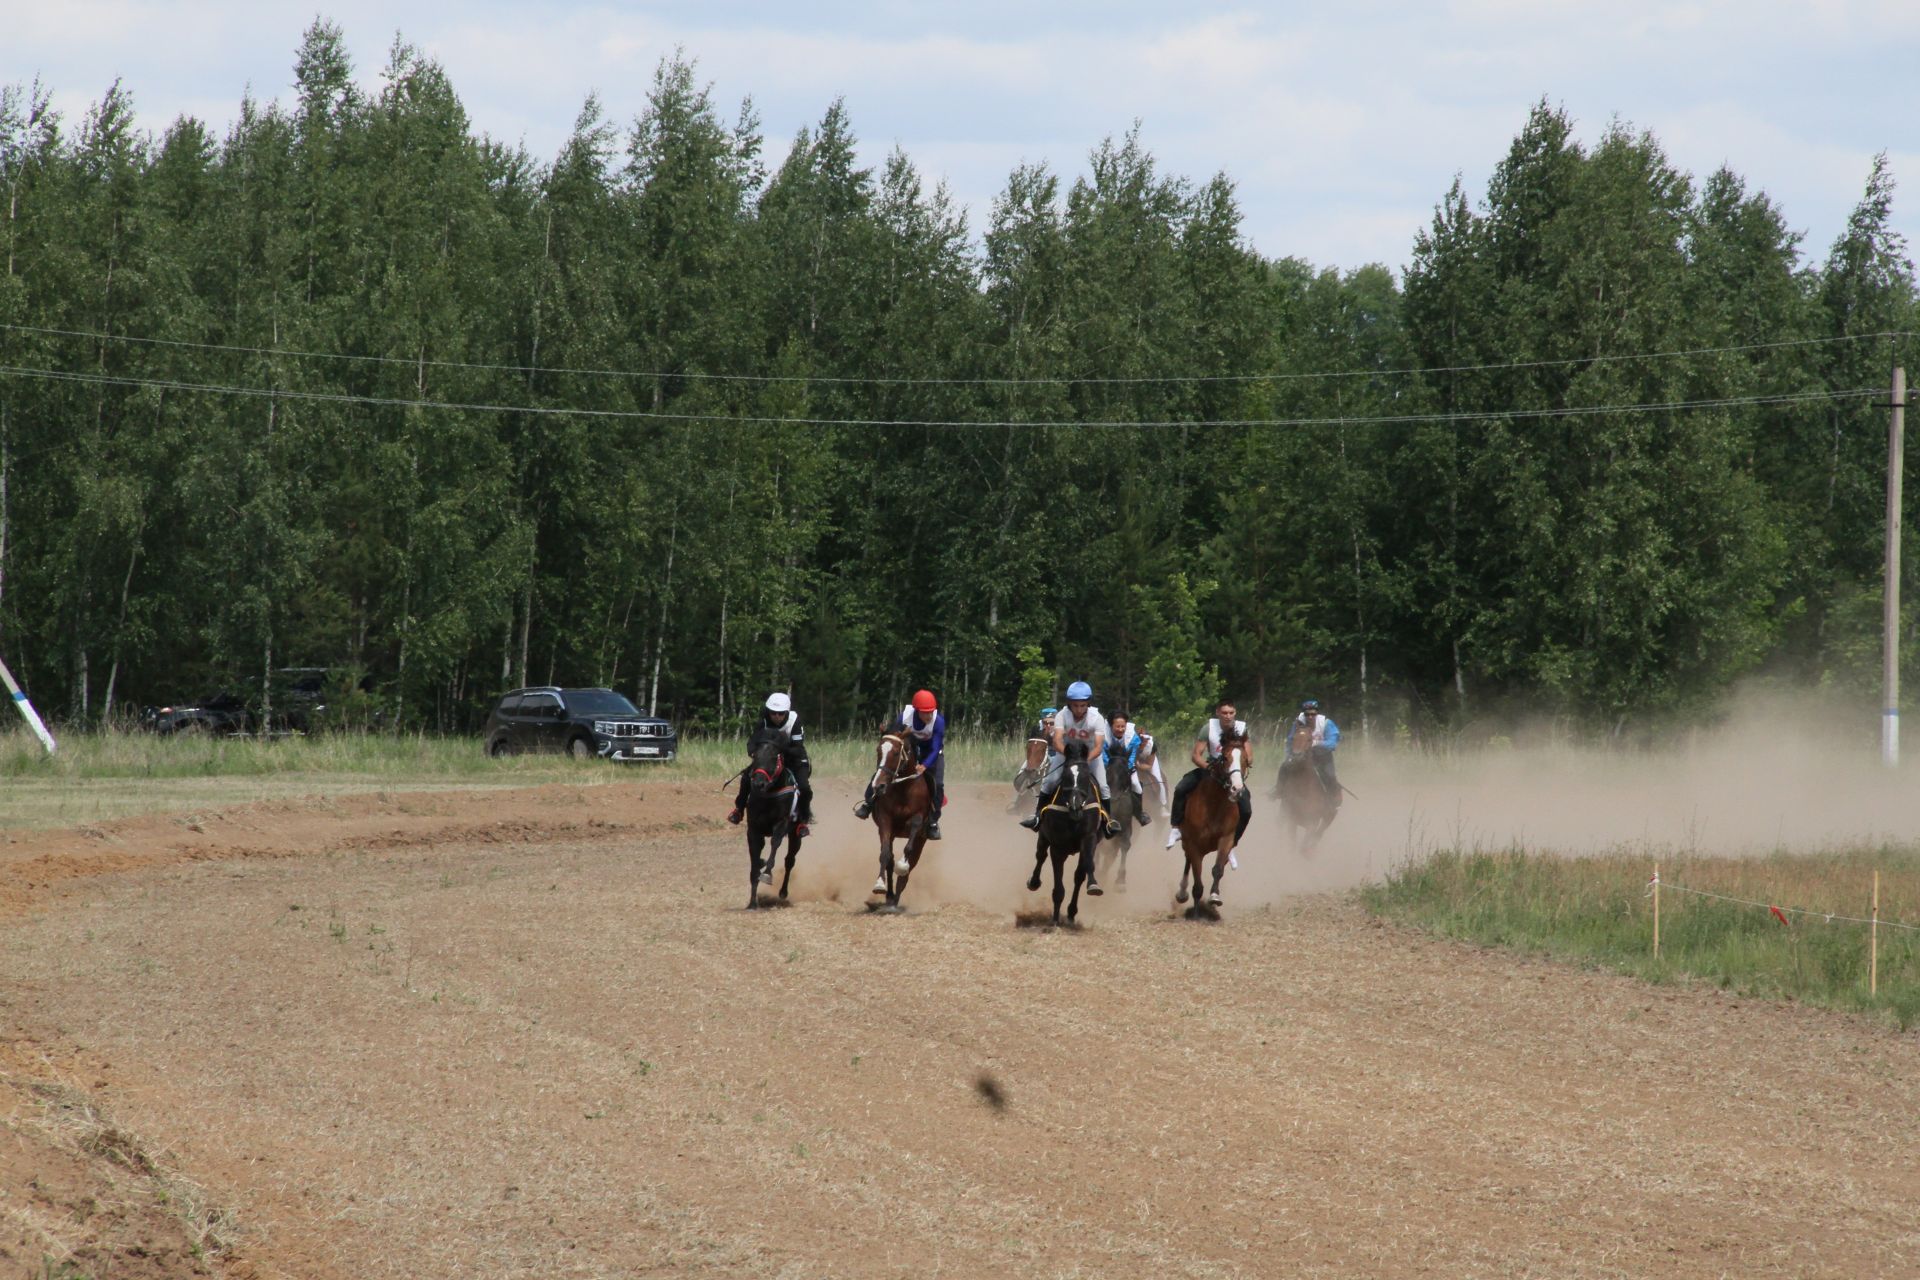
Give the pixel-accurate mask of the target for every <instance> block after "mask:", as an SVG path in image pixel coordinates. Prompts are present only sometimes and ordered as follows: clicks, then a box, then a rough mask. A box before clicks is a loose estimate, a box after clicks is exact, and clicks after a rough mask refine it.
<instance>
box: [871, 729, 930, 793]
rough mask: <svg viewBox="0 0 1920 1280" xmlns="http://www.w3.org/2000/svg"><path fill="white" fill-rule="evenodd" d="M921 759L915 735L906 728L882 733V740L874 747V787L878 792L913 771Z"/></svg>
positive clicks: (872, 784)
mask: <svg viewBox="0 0 1920 1280" xmlns="http://www.w3.org/2000/svg"><path fill="white" fill-rule="evenodd" d="M919 761H920V750H919V747H918V746H917V745H916V740H915V738H914V736H913V735H912V734H910V733H907V732H906V731H905V730H895V731H894V732H892V733H883V734H881V735H880V741H879V743H878V744H877V745H875V747H874V749H873V779H872V783H871V786H872V789H873V790H874V791H875V792H876V793H878V792H879V791H880V790H881V789H882V788H884V787H890V786H892V785H893V784H894V783H895V782H898V781H899V780H900V779H902V778H904V777H906V776H907V775H909V774H911V773H912V772H913V767H914V765H916V764H918V763H919Z"/></svg>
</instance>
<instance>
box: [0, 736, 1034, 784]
mask: <svg viewBox="0 0 1920 1280" xmlns="http://www.w3.org/2000/svg"><path fill="white" fill-rule="evenodd" d="M59 744H60V749H59V751H58V752H57V753H56V754H54V755H52V756H49V755H48V754H47V753H46V751H45V749H43V748H42V747H41V745H40V742H39V740H38V739H37V738H35V737H33V736H32V735H31V734H29V733H27V732H25V731H24V730H9V731H7V732H5V733H0V778H8V779H21V780H31V779H43V780H47V781H55V780H61V779H66V780H85V779H106V778H206V777H258V776H264V775H274V774H332V775H356V774H360V775H368V776H385V777H392V778H394V779H395V780H396V781H398V780H406V781H413V782H426V781H432V780H434V779H437V778H444V779H447V780H449V781H460V780H473V779H497V780H499V781H502V782H513V781H518V780H523V779H524V780H526V781H530V782H531V781H552V780H580V779H583V778H590V779H593V780H595V781H599V780H604V779H606V778H608V777H617V778H646V777H652V776H664V777H690V778H708V777H711V778H724V777H726V776H728V775H729V774H731V773H733V772H734V771H735V770H736V769H738V768H739V767H740V766H741V765H742V764H744V763H745V761H746V744H745V740H744V739H740V738H683V739H682V740H681V743H680V754H679V758H678V759H676V760H674V761H673V762H671V763H668V764H660V765H655V764H634V765H613V764H608V763H606V762H603V761H598V760H590V761H575V760H571V759H569V758H567V757H565V756H561V755H548V754H539V755H524V756H508V757H506V758H505V759H500V760H494V759H489V758H488V757H487V755H486V753H485V752H484V751H483V750H482V749H481V744H480V741H479V739H478V738H477V737H447V736H443V735H438V734H425V733H411V734H380V733H365V734H359V733H341V734H316V735H313V736H311V737H305V736H290V737H282V738H244V737H235V738H229V737H207V736H198V735H179V736H172V737H159V736H156V735H153V734H145V733H120V732H105V733H84V732H72V731H69V732H64V733H62V734H60V736H59ZM807 749H808V754H809V756H810V758H811V759H812V760H813V769H814V772H815V773H816V774H819V775H822V776H824V777H832V778H854V777H859V776H861V775H863V774H865V773H866V772H867V771H868V770H870V769H871V768H872V767H873V751H874V739H871V738H864V737H863V738H845V737H842V738H810V739H809V740H808V742H807ZM1023 750H1024V739H1014V738H972V739H964V738H963V739H959V740H955V741H951V742H949V743H948V744H947V777H948V778H949V779H951V780H954V781H967V782H982V781H1000V780H1003V779H1007V778H1010V777H1012V775H1013V772H1014V770H1015V769H1017V768H1019V766H1020V763H1021V757H1022V752H1023Z"/></svg>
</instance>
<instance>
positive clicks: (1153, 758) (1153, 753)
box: [1134, 733, 1170, 809]
mask: <svg viewBox="0 0 1920 1280" xmlns="http://www.w3.org/2000/svg"><path fill="white" fill-rule="evenodd" d="M1135 758H1136V759H1144V760H1147V761H1150V762H1151V763H1149V764H1148V765H1147V777H1149V778H1152V779H1153V785H1154V786H1156V787H1158V788H1159V789H1160V791H1159V795H1160V807H1161V808H1163V809H1164V808H1166V807H1167V805H1168V800H1167V797H1168V795H1169V794H1170V793H1169V792H1168V791H1167V775H1165V774H1164V773H1161V772H1160V747H1159V744H1158V743H1157V742H1155V741H1154V738H1153V735H1152V734H1150V733H1143V734H1141V735H1140V753H1139V755H1138V756H1136V757H1135ZM1134 781H1135V782H1144V781H1146V779H1145V778H1141V777H1139V776H1138V775H1137V774H1136V775H1135V777H1134Z"/></svg>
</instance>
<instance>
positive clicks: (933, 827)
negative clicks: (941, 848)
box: [927, 776, 946, 840]
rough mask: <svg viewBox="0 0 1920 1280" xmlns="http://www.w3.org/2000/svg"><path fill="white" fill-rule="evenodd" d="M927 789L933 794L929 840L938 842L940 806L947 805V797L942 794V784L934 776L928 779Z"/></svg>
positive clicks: (928, 832) (928, 824) (928, 830)
mask: <svg viewBox="0 0 1920 1280" xmlns="http://www.w3.org/2000/svg"><path fill="white" fill-rule="evenodd" d="M927 789H928V790H929V791H931V792H933V818H932V820H931V821H930V822H928V823H927V839H929V840H938V839H939V838H940V806H941V805H943V804H944V803H946V797H945V796H943V795H941V794H940V791H941V787H940V783H939V781H938V780H937V779H935V778H933V777H932V776H929V777H928V778H927Z"/></svg>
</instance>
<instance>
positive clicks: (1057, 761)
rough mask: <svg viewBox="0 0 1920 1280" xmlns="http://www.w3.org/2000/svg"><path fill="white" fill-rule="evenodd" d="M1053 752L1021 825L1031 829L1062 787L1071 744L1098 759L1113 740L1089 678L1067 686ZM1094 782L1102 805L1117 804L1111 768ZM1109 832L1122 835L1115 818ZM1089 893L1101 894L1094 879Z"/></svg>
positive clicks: (1099, 772) (1055, 724)
mask: <svg viewBox="0 0 1920 1280" xmlns="http://www.w3.org/2000/svg"><path fill="white" fill-rule="evenodd" d="M1048 738H1049V740H1050V743H1051V746H1052V751H1051V752H1049V753H1048V755H1047V772H1046V776H1045V777H1043V778H1041V779H1040V793H1039V796H1038V797H1037V799H1036V803H1035V805H1034V812H1033V816H1032V817H1029V818H1027V819H1025V820H1023V821H1022V822H1021V823H1020V825H1021V826H1023V827H1025V828H1027V829H1028V830H1029V831H1033V830H1037V829H1038V828H1039V826H1040V810H1041V809H1044V808H1045V807H1046V805H1047V802H1048V801H1049V800H1051V799H1053V793H1054V792H1055V791H1058V790H1059V789H1060V774H1061V770H1062V768H1063V766H1064V764H1065V760H1066V750H1067V743H1069V742H1080V743H1084V744H1085V745H1086V748H1087V759H1088V760H1089V761H1093V760H1098V759H1100V757H1101V756H1102V755H1103V754H1104V753H1105V752H1106V749H1107V743H1109V742H1110V741H1112V740H1113V730H1112V729H1111V728H1109V727H1108V725H1107V718H1106V717H1105V716H1103V715H1101V714H1100V708H1098V707H1096V706H1094V705H1093V686H1092V685H1089V684H1088V683H1087V682H1086V681H1085V680H1075V681H1074V682H1073V683H1072V684H1070V685H1068V686H1067V705H1066V706H1065V707H1063V708H1061V709H1060V710H1058V711H1056V712H1055V713H1054V716H1053V729H1052V731H1051V732H1050V733H1049V734H1048ZM1093 776H1094V781H1095V783H1096V784H1097V785H1098V786H1099V788H1100V800H1101V803H1102V804H1111V803H1113V792H1112V791H1110V790H1109V789H1108V786H1107V771H1106V770H1105V769H1095V770H1094V771H1093ZM1106 834H1107V835H1109V836H1116V835H1119V834H1120V824H1119V823H1117V822H1115V821H1114V820H1113V819H1112V818H1108V819H1107V825H1106ZM1087 892H1089V893H1097V892H1099V890H1097V889H1096V888H1095V887H1094V886H1093V884H1092V883H1091V882H1089V884H1088V886H1087Z"/></svg>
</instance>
